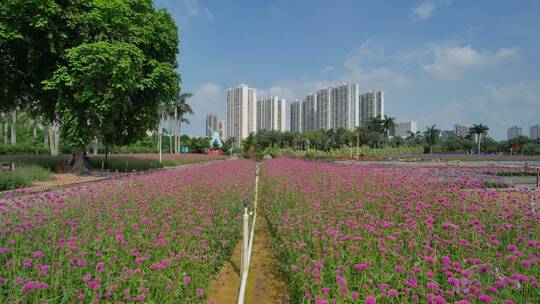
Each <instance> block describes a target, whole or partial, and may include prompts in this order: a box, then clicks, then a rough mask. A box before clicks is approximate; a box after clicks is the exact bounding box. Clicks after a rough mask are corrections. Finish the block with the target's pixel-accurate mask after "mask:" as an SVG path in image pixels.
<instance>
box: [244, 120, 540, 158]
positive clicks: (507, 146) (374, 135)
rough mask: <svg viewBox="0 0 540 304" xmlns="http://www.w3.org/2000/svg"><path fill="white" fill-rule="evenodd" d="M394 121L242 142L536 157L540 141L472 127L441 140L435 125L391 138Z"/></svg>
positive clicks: (262, 134)
mask: <svg viewBox="0 0 540 304" xmlns="http://www.w3.org/2000/svg"><path fill="white" fill-rule="evenodd" d="M394 128H395V118H393V117H388V116H385V117H384V118H382V119H381V118H373V119H372V120H370V121H369V122H367V123H365V124H364V125H362V126H360V127H358V128H356V129H355V130H348V129H345V128H339V129H329V130H324V129H318V130H311V131H307V132H290V131H285V132H280V131H266V130H262V131H259V132H257V133H251V134H249V136H248V137H247V138H246V139H244V140H243V141H242V148H243V150H244V152H246V151H249V150H250V149H252V150H255V151H263V150H265V149H267V148H269V147H270V148H285V147H290V148H292V149H295V150H309V149H314V150H318V151H332V150H338V149H345V148H348V147H357V146H359V147H362V146H365V147H369V148H373V149H382V148H386V147H391V148H400V147H422V148H423V151H424V153H461V154H470V153H489V154H493V153H504V154H510V151H511V149H513V152H512V153H519V154H529V155H533V154H540V140H538V139H537V140H532V139H529V138H527V137H524V136H520V137H517V138H514V139H512V140H510V141H496V140H494V139H493V138H491V137H488V136H486V134H487V131H488V130H489V127H487V126H485V125H482V124H475V125H473V127H471V128H470V130H469V134H468V135H467V136H466V137H457V136H454V137H451V138H449V139H447V140H443V138H442V137H441V130H439V129H438V128H437V127H436V125H433V126H430V127H427V128H426V129H425V130H424V131H423V132H420V131H417V132H415V133H412V132H409V134H408V136H407V137H405V138H402V137H392V136H390V133H391V130H392V129H394Z"/></svg>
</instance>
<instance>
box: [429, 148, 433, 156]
mask: <svg viewBox="0 0 540 304" xmlns="http://www.w3.org/2000/svg"><path fill="white" fill-rule="evenodd" d="M429 154H433V146H429Z"/></svg>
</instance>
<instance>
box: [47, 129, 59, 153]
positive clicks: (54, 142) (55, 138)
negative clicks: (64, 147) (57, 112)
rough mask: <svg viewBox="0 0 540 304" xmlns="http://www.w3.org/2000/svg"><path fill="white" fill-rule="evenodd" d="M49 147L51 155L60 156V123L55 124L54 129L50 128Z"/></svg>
mask: <svg viewBox="0 0 540 304" xmlns="http://www.w3.org/2000/svg"><path fill="white" fill-rule="evenodd" d="M49 145H50V150H51V155H53V156H55V155H58V151H59V146H60V124H59V123H58V122H53V125H52V127H50V128H49Z"/></svg>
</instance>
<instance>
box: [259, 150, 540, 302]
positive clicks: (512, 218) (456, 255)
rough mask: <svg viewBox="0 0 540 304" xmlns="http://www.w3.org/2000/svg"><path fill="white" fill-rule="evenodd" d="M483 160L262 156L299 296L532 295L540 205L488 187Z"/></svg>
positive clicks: (267, 203)
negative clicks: (363, 161) (449, 162)
mask: <svg viewBox="0 0 540 304" xmlns="http://www.w3.org/2000/svg"><path fill="white" fill-rule="evenodd" d="M475 170H476V171H475ZM482 170H484V171H485V169H468V168H467V169H466V168H450V167H440V168H437V167H430V168H417V167H408V168H404V167H401V168H398V167H388V166H376V165H373V166H362V165H353V166H343V165H336V164H329V163H320V162H308V161H302V160H290V159H274V160H270V161H266V162H264V163H263V169H262V182H263V188H264V189H265V196H264V203H263V204H262V206H263V208H264V214H265V215H266V217H267V218H268V220H269V222H270V225H271V227H272V231H273V233H274V236H275V247H274V248H275V251H276V253H277V254H278V256H279V258H280V263H281V271H282V272H283V274H284V275H285V276H286V277H287V278H288V281H289V282H290V284H291V286H290V289H291V294H292V296H293V302H295V303H296V302H297V303H311V302H315V303H335V302H337V303H349V302H362V303H414V302H418V303H462V304H464V303H533V302H535V301H536V300H534V299H538V290H539V288H540V284H539V281H538V273H539V272H540V266H539V265H540V260H539V252H540V251H539V250H540V225H539V223H540V215H539V213H538V212H537V213H534V212H533V211H532V210H533V209H532V206H531V199H530V197H529V195H528V193H527V192H519V191H494V190H487V189H482V186H483V177H480V176H474V173H478V172H481V171H482ZM471 176H472V177H471ZM464 188H476V189H477V190H474V191H471V190H470V189H464ZM537 205H538V202H537Z"/></svg>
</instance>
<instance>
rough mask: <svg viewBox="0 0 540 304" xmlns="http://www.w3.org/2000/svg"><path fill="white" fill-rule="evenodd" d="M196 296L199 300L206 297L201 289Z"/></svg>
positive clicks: (198, 289)
mask: <svg viewBox="0 0 540 304" xmlns="http://www.w3.org/2000/svg"><path fill="white" fill-rule="evenodd" d="M195 294H196V295H197V298H202V297H203V296H204V291H203V290H202V289H201V288H197V290H196V291H195Z"/></svg>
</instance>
